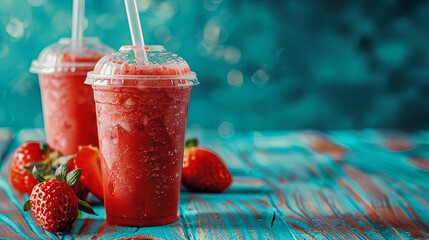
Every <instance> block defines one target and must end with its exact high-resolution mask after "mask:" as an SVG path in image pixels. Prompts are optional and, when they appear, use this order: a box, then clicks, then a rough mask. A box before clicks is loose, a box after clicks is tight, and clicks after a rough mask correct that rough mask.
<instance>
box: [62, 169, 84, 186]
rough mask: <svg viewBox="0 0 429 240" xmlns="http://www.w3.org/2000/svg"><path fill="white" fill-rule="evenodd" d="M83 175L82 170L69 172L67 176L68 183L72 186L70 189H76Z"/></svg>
mask: <svg viewBox="0 0 429 240" xmlns="http://www.w3.org/2000/svg"><path fill="white" fill-rule="evenodd" d="M81 174H82V169H76V170H73V171H71V172H69V173H68V174H67V176H66V183H67V184H68V185H70V187H72V188H74V187H76V184H77V182H78V181H79V178H80V175H81Z"/></svg>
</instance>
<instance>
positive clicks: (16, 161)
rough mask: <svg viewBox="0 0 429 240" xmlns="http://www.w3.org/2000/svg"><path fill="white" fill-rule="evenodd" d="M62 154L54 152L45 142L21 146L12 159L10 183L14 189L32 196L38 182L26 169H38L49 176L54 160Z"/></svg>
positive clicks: (28, 143)
mask: <svg viewBox="0 0 429 240" xmlns="http://www.w3.org/2000/svg"><path fill="white" fill-rule="evenodd" d="M60 155H61V153H59V152H57V151H54V150H53V149H52V148H51V147H50V146H49V145H48V144H46V143H43V142H27V143H23V144H21V145H20V146H19V147H18V148H17V149H16V151H15V153H14V154H13V157H12V163H11V165H10V168H9V181H10V183H11V185H12V187H13V188H14V189H16V190H17V191H18V192H21V193H27V194H30V193H31V190H32V189H33V187H34V186H35V185H36V184H37V181H36V180H35V179H34V178H33V176H32V175H31V174H30V173H28V172H27V170H26V168H28V167H30V169H31V168H32V167H34V166H35V167H37V168H38V169H39V170H40V171H42V172H43V173H44V174H49V173H50V171H49V170H50V169H51V165H50V163H51V162H52V160H53V159H55V158H57V157H59V156H60Z"/></svg>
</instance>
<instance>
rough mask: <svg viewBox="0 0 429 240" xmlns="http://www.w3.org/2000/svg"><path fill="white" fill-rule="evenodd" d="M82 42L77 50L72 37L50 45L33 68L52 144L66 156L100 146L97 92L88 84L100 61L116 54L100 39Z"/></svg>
mask: <svg viewBox="0 0 429 240" xmlns="http://www.w3.org/2000/svg"><path fill="white" fill-rule="evenodd" d="M80 41H82V43H81V44H80V45H81V47H80V48H79V49H76V50H74V51H71V40H70V39H69V38H62V39H60V40H59V41H58V42H57V43H54V44H51V45H49V46H47V47H46V48H45V49H43V51H42V52H41V53H40V55H39V57H38V59H36V60H34V61H33V62H32V65H31V68H30V72H32V73H37V74H38V75H39V82H40V89H41V95H42V106H43V118H44V123H45V132H46V137H47V140H48V143H49V144H50V145H51V146H52V147H54V148H55V149H57V150H59V151H61V152H62V153H63V154H65V155H69V154H74V153H76V151H77V150H78V146H79V145H88V144H91V145H95V146H98V136H97V120H96V116H95V115H96V113H95V104H94V99H93V92H92V89H91V87H90V86H87V85H85V84H84V81H85V78H86V75H87V73H88V71H91V70H93V68H94V66H95V64H96V63H97V61H98V60H99V59H100V58H101V57H102V56H104V55H105V54H107V53H110V52H113V49H111V48H110V47H108V46H106V45H104V44H102V43H100V41H99V40H98V39H97V38H84V39H82V40H80Z"/></svg>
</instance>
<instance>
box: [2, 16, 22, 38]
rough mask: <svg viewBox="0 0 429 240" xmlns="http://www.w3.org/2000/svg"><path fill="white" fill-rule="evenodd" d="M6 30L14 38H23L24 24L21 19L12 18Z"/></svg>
mask: <svg viewBox="0 0 429 240" xmlns="http://www.w3.org/2000/svg"><path fill="white" fill-rule="evenodd" d="M6 32H7V33H9V35H10V36H11V37H13V38H21V37H22V36H23V35H24V24H23V23H22V22H21V21H19V19H17V18H12V19H10V22H9V23H8V24H7V26H6Z"/></svg>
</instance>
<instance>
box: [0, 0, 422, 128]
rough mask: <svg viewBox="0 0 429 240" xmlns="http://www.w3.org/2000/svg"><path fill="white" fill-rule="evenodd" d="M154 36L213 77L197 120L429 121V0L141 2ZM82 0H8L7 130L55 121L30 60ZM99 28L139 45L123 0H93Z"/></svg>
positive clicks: (2, 83)
mask: <svg viewBox="0 0 429 240" xmlns="http://www.w3.org/2000/svg"><path fill="white" fill-rule="evenodd" d="M138 2H139V6H140V10H141V13H140V16H141V21H142V25H143V30H144V35H145V40H146V42H147V43H149V44H162V45H165V46H166V48H167V49H169V50H171V51H175V52H177V53H178V54H179V55H181V56H183V57H184V58H185V59H186V60H188V62H189V65H190V66H191V68H192V69H193V70H194V71H195V72H197V74H198V76H199V80H200V82H201V85H199V86H198V87H195V89H194V90H193V91H192V99H191V103H190V108H189V120H188V123H189V125H200V126H202V127H209V128H216V129H217V128H218V129H219V131H220V132H221V133H222V134H224V135H226V136H227V135H228V134H231V132H232V131H233V130H234V129H235V130H236V131H238V130H250V129H295V128H321V129H333V128H361V127H382V128H401V129H421V128H428V126H429V113H428V110H429V94H428V93H429V1H417V0H414V1H406V0H403V1H398V0H380V1H371V0H365V1H347V0H328V1H315V0H308V1H302V0H283V1H280V0H279V1H275V0H266V1H262V0H223V1H222V0H170V1H162V0H138ZM71 5H72V1H71V0H67V1H66V0H61V1H54V0H0V127H1V126H12V127H15V128H21V127H32V126H37V127H40V126H42V125H43V121H42V115H41V110H42V109H41V103H40V93H39V86H38V82H37V77H36V76H35V75H33V74H30V73H29V72H28V68H29V66H30V62H31V60H32V59H34V58H36V57H37V55H38V54H39V52H40V51H41V50H42V49H43V48H44V47H45V46H46V45H48V44H50V43H52V42H54V41H57V40H58V39H59V38H60V37H68V36H70V25H71ZM86 6H87V10H86V17H87V19H88V27H87V29H86V31H85V34H86V35H87V36H98V37H99V38H100V39H101V40H102V41H103V42H105V43H107V44H109V45H111V46H112V47H113V48H115V49H118V48H119V47H120V46H121V45H124V44H130V42H131V40H130V37H129V31H128V25H127V22H126V15H125V9H124V5H123V1H121V0H103V1H102V0H87V1H86Z"/></svg>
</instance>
